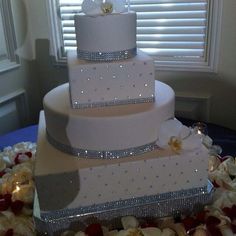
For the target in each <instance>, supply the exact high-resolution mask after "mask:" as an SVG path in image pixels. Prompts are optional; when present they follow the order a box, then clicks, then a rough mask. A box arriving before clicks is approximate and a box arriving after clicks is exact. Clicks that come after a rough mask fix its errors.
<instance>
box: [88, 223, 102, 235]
mask: <svg viewBox="0 0 236 236" xmlns="http://www.w3.org/2000/svg"><path fill="white" fill-rule="evenodd" d="M85 234H86V235H88V236H103V232H102V227H101V225H100V224H90V225H89V226H88V227H87V228H86V229H85Z"/></svg>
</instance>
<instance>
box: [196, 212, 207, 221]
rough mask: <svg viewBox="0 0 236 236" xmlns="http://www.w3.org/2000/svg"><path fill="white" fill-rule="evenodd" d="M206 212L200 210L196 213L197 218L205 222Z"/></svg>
mask: <svg viewBox="0 0 236 236" xmlns="http://www.w3.org/2000/svg"><path fill="white" fill-rule="evenodd" d="M206 214H207V212H206V211H200V212H198V213H197V214H196V220H197V221H198V222H199V223H205V220H206Z"/></svg>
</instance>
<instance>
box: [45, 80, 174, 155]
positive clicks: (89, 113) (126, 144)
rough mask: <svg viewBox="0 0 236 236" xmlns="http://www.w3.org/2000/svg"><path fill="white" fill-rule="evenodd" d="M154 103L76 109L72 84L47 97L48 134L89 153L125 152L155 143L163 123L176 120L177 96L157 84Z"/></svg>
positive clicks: (164, 85) (56, 90) (160, 84)
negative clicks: (174, 118)
mask: <svg viewBox="0 0 236 236" xmlns="http://www.w3.org/2000/svg"><path fill="white" fill-rule="evenodd" d="M155 91H157V92H156V101H155V102H154V103H143V104H132V105H122V106H111V107H103V108H90V109H89V108H87V109H72V108H71V104H70V98H69V84H64V85H61V86H59V87H57V88H55V89H53V90H52V91H50V92H49V93H48V94H47V95H46V96H45V97H44V110H45V115H46V124H47V131H48V133H49V134H50V136H51V137H53V138H54V139H55V140H56V141H58V142H60V143H62V144H65V145H69V146H72V147H74V148H81V149H85V150H96V151H100V150H101V151H109V150H123V149H128V148H134V147H138V146H142V145H146V144H149V143H152V142H155V141H156V140H157V137H158V131H159V128H160V125H161V123H162V122H163V121H165V120H167V119H170V118H173V117H174V92H173V90H172V89H171V88H170V87H169V86H168V85H166V84H164V83H161V82H157V81H156V83H155Z"/></svg>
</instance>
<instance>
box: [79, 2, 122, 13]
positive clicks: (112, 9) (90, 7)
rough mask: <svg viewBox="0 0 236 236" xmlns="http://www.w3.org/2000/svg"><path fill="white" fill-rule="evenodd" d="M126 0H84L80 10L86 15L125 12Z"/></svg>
mask: <svg viewBox="0 0 236 236" xmlns="http://www.w3.org/2000/svg"><path fill="white" fill-rule="evenodd" d="M125 4H126V0H84V1H83V3H82V12H83V13H84V14H86V15H101V14H111V13H121V12H125V11H126V8H125Z"/></svg>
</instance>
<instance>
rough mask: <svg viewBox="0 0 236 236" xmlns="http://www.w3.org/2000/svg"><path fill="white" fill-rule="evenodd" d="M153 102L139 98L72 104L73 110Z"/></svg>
mask: <svg viewBox="0 0 236 236" xmlns="http://www.w3.org/2000/svg"><path fill="white" fill-rule="evenodd" d="M150 102H155V97H154V96H153V97H150V98H139V99H127V100H116V99H115V100H113V101H109V102H94V103H83V104H80V103H79V102H74V103H73V104H72V107H73V108H76V109H77V108H80V109H82V108H93V107H108V106H117V105H127V104H138V103H150Z"/></svg>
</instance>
